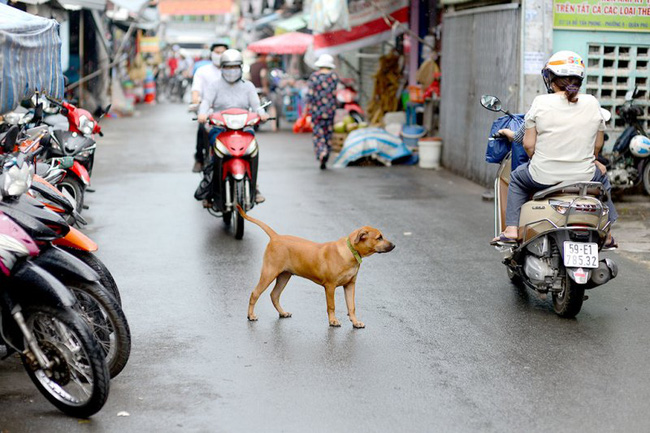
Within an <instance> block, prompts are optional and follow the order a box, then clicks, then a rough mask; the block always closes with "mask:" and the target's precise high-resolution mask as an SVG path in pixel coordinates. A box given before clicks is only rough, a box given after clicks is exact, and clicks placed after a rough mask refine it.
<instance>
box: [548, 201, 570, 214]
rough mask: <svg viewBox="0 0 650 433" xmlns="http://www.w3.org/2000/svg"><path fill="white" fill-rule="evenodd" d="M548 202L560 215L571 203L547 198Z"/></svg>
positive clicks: (565, 211)
mask: <svg viewBox="0 0 650 433" xmlns="http://www.w3.org/2000/svg"><path fill="white" fill-rule="evenodd" d="M548 204H549V205H551V207H552V208H553V209H555V211H556V212H557V213H559V214H560V215H564V214H565V213H567V211H568V210H569V207H570V206H571V203H568V202H565V201H560V200H549V201H548Z"/></svg>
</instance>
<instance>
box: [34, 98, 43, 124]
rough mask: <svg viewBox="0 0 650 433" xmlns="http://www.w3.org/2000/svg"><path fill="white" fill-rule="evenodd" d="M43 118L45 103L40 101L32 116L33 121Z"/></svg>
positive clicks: (36, 121)
mask: <svg viewBox="0 0 650 433" xmlns="http://www.w3.org/2000/svg"><path fill="white" fill-rule="evenodd" d="M42 119H43V104H42V103H40V102H39V103H38V104H37V105H36V108H35V109H34V115H33V116H32V123H39V122H40V121H41V120H42Z"/></svg>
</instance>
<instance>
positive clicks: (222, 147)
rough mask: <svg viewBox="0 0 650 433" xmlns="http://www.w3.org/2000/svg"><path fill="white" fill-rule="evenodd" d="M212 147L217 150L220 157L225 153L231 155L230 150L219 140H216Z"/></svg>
mask: <svg viewBox="0 0 650 433" xmlns="http://www.w3.org/2000/svg"><path fill="white" fill-rule="evenodd" d="M214 147H215V150H216V151H217V156H219V157H220V158H223V157H224V156H226V155H231V153H230V150H228V148H227V147H226V145H225V144H223V143H222V142H220V141H219V140H217V141H216V143H215V144H214Z"/></svg>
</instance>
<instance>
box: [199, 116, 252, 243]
mask: <svg viewBox="0 0 650 433" xmlns="http://www.w3.org/2000/svg"><path fill="white" fill-rule="evenodd" d="M260 122H261V118H260V116H259V115H258V114H257V113H253V112H249V111H247V110H242V109H238V108H231V109H228V110H224V111H220V112H217V113H213V114H211V115H210V116H209V117H208V123H209V124H210V125H212V127H213V128H219V129H218V134H217V136H216V140H214V143H211V146H210V147H211V148H210V153H211V155H210V156H211V159H212V160H213V161H214V164H213V168H212V170H213V171H212V182H211V184H212V187H211V189H210V191H209V193H208V203H209V204H210V206H209V207H207V209H208V211H209V212H210V213H211V214H212V215H214V216H218V217H222V218H223V221H224V223H225V224H226V225H228V226H232V228H233V231H234V232H235V238H236V239H242V238H243V237H244V218H243V217H242V216H241V215H240V214H239V212H237V205H239V206H241V207H242V208H243V209H244V210H245V211H248V210H250V209H252V208H253V206H255V193H256V182H257V165H258V158H259V156H258V153H259V148H258V145H257V140H256V139H255V130H254V128H255V126H257V125H259V124H260Z"/></svg>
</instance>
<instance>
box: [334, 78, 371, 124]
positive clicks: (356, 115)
mask: <svg viewBox="0 0 650 433" xmlns="http://www.w3.org/2000/svg"><path fill="white" fill-rule="evenodd" d="M340 85H341V88H339V89H337V90H336V102H337V105H338V107H339V108H343V109H344V110H345V111H346V113H347V114H348V115H350V116H352V118H353V119H354V121H355V122H357V123H361V122H363V121H364V116H365V115H366V113H365V112H364V111H363V108H361V106H360V105H359V92H357V89H356V88H355V86H354V80H352V79H350V78H341V80H340Z"/></svg>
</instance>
